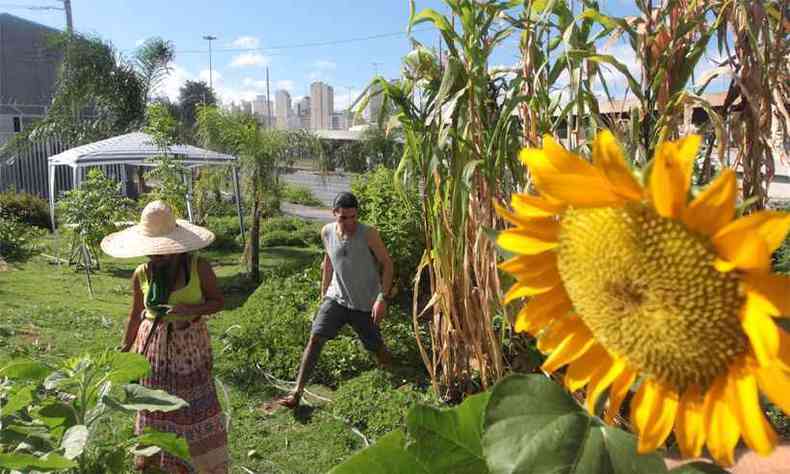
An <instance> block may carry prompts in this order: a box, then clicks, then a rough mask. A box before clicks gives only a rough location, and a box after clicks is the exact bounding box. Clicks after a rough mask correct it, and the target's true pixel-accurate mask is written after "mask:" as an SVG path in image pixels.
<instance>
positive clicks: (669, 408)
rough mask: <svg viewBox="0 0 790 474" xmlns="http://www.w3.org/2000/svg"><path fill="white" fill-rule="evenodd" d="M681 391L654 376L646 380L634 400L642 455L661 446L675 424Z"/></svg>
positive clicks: (639, 446)
mask: <svg viewBox="0 0 790 474" xmlns="http://www.w3.org/2000/svg"><path fill="white" fill-rule="evenodd" d="M677 409H678V394H677V393H675V391H674V390H672V389H671V388H669V387H667V386H665V385H663V384H661V383H660V382H658V381H657V380H654V379H652V378H651V379H646V380H644V381H643V382H642V386H641V387H639V390H637V392H636V395H635V396H634V399H633V400H632V401H631V421H633V423H634V427H635V428H636V432H637V433H638V434H639V445H638V447H637V451H638V452H639V453H641V454H644V453H649V452H651V451H655V450H656V449H658V447H659V446H661V444H663V443H664V441H665V440H666V439H667V436H669V433H670V432H671V431H672V426H673V425H674V423H675V414H676V413H677Z"/></svg>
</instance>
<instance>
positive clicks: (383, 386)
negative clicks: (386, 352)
mask: <svg viewBox="0 0 790 474" xmlns="http://www.w3.org/2000/svg"><path fill="white" fill-rule="evenodd" d="M400 382H401V380H400V379H397V378H394V377H393V376H392V375H391V374H389V373H387V372H384V371H382V370H378V369H376V370H370V371H368V372H365V373H363V374H362V375H360V376H358V377H355V378H353V379H351V380H348V381H346V382H343V383H341V384H340V387H339V388H338V389H337V392H335V399H334V403H332V411H333V413H334V414H335V415H337V416H339V417H341V418H343V419H345V420H346V421H347V422H349V423H350V424H352V425H353V426H355V427H356V428H358V429H359V430H360V431H362V432H364V433H365V434H366V435H368V436H370V437H372V438H378V437H380V436H382V435H384V434H386V433H388V432H390V431H393V430H395V429H397V428H400V427H402V426H403V423H404V418H405V417H406V413H407V412H408V410H409V408H410V407H411V406H412V405H414V404H415V403H418V402H421V403H429V402H434V403H436V401H435V399H434V398H433V397H432V396H431V395H429V393H426V392H425V391H422V390H420V389H418V388H417V387H415V386H413V385H411V384H403V385H399V383H400Z"/></svg>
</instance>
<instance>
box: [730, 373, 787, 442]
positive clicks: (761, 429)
mask: <svg viewBox="0 0 790 474" xmlns="http://www.w3.org/2000/svg"><path fill="white" fill-rule="evenodd" d="M727 395H728V398H729V403H730V409H731V410H732V412H733V413H734V414H735V418H736V419H737V420H738V423H739V424H740V427H741V432H742V433H743V439H744V441H746V444H747V445H748V446H749V447H750V448H752V449H753V450H754V451H756V452H757V453H758V454H761V455H763V456H767V455H769V454H770V453H771V452H772V451H773V450H774V448H775V447H776V442H777V439H776V432H774V430H773V428H771V425H770V424H768V421H766V419H765V415H764V414H763V411H762V408H761V407H760V400H759V399H758V397H757V379H756V378H755V377H754V375H753V374H752V372H751V371H750V370H749V369H748V368H747V367H746V366H745V363H744V362H743V361H739V362H736V363H735V365H734V366H733V368H732V369H731V370H730V381H729V383H728V384H727Z"/></svg>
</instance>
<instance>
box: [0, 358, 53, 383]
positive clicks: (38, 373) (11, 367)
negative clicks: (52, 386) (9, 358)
mask: <svg viewBox="0 0 790 474" xmlns="http://www.w3.org/2000/svg"><path fill="white" fill-rule="evenodd" d="M50 372H52V368H50V367H49V366H47V365H46V364H43V363H41V362H37V361H33V360H21V361H16V362H11V363H10V364H8V365H6V366H5V367H3V368H2V369H0V376H4V377H8V378H9V379H11V380H33V381H40V380H43V379H44V377H46V376H47V374H49V373H50Z"/></svg>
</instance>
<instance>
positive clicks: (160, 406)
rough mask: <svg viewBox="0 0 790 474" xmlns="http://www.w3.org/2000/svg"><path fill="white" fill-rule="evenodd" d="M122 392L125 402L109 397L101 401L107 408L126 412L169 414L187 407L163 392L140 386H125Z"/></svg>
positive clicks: (183, 402)
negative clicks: (143, 411) (145, 411)
mask: <svg viewBox="0 0 790 474" xmlns="http://www.w3.org/2000/svg"><path fill="white" fill-rule="evenodd" d="M123 391H124V392H125V393H126V400H125V401H123V402H120V401H118V400H116V399H114V398H112V397H110V396H105V397H104V398H103V399H102V400H103V401H104V403H106V404H107V406H108V407H110V408H112V409H114V410H122V411H126V412H135V411H139V410H148V411H163V412H170V411H175V410H178V409H179V408H184V407H185V406H188V405H189V404H188V403H187V402H185V401H184V400H182V399H180V398H178V397H176V396H175V395H170V394H169V393H167V392H165V391H164V390H154V389H151V388H148V387H144V386H142V385H137V384H126V385H124V386H123Z"/></svg>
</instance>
